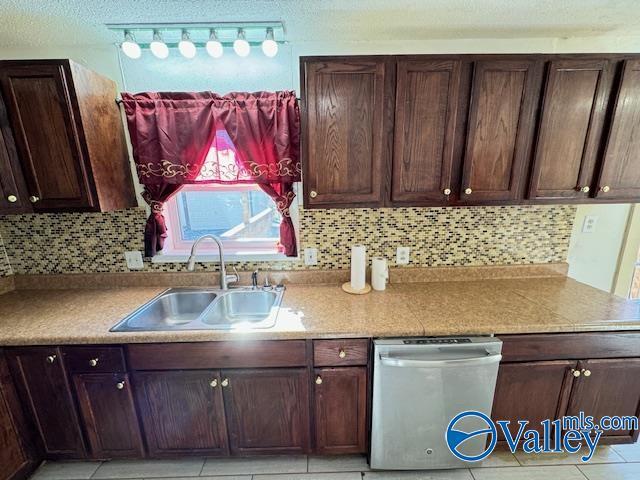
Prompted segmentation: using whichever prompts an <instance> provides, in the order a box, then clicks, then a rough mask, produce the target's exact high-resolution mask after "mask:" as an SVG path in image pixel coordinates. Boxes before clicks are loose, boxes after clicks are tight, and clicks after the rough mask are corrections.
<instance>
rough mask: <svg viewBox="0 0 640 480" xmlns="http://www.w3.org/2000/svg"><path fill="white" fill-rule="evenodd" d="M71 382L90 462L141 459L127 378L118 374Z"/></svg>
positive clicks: (83, 377)
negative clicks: (123, 458) (74, 389)
mask: <svg viewBox="0 0 640 480" xmlns="http://www.w3.org/2000/svg"><path fill="white" fill-rule="evenodd" d="M73 381H74V383H75V387H76V394H77V396H78V401H79V404H80V413H81V414H82V419H83V420H84V425H85V427H86V431H87V436H88V439H89V446H90V447H91V453H92V456H93V457H94V458H101V459H106V458H114V457H133V458H135V457H141V456H143V455H144V447H143V445H142V437H141V435H140V427H139V425H138V416H137V414H136V410H135V406H134V403H133V395H132V393H131V385H130V383H129V376H128V375H126V374H121V373H88V374H83V375H75V376H74V377H73Z"/></svg>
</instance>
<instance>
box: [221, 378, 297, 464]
mask: <svg viewBox="0 0 640 480" xmlns="http://www.w3.org/2000/svg"><path fill="white" fill-rule="evenodd" d="M222 376H223V383H222V386H223V389H222V391H223V393H224V405H225V411H226V416H227V421H228V423H229V443H230V446H231V453H234V454H239V455H254V454H264V453H271V454H273V453H306V452H308V451H309V377H308V373H307V369H306V368H287V369H260V370H257V369H256V370H226V371H224V372H223V374H222Z"/></svg>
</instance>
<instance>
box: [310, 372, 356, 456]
mask: <svg viewBox="0 0 640 480" xmlns="http://www.w3.org/2000/svg"><path fill="white" fill-rule="evenodd" d="M314 385H315V392H314V395H315V397H314V400H315V402H314V403H315V437H316V450H317V452H318V453H320V454H332V455H333V454H341V453H364V452H366V449H367V432H366V418H367V415H366V409H367V367H339V368H320V369H316V370H315V383H314Z"/></svg>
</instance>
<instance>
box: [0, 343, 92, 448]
mask: <svg viewBox="0 0 640 480" xmlns="http://www.w3.org/2000/svg"><path fill="white" fill-rule="evenodd" d="M7 360H8V361H9V365H10V367H11V371H12V375H13V378H14V379H15V380H16V382H17V388H18V391H19V392H20V394H21V395H20V396H21V397H22V399H23V401H26V405H25V408H26V409H27V410H28V411H29V412H30V417H31V418H32V421H33V423H34V427H35V429H36V431H37V432H38V433H39V436H40V439H41V441H42V446H43V450H44V453H45V455H46V456H47V457H48V458H84V457H86V450H85V445H84V440H83V436H82V429H81V427H80V421H79V419H78V415H77V413H76V406H75V403H74V401H73V397H72V394H71V389H70V387H69V380H68V378H67V374H66V372H65V368H64V365H63V358H62V355H61V352H60V349H59V348H53V347H26V348H19V349H11V350H10V351H8V352H7Z"/></svg>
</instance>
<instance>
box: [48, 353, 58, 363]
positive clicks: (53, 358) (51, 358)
mask: <svg viewBox="0 0 640 480" xmlns="http://www.w3.org/2000/svg"><path fill="white" fill-rule="evenodd" d="M56 358H58V356H57V355H49V356H48V357H47V363H53V362H55V361H56Z"/></svg>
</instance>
